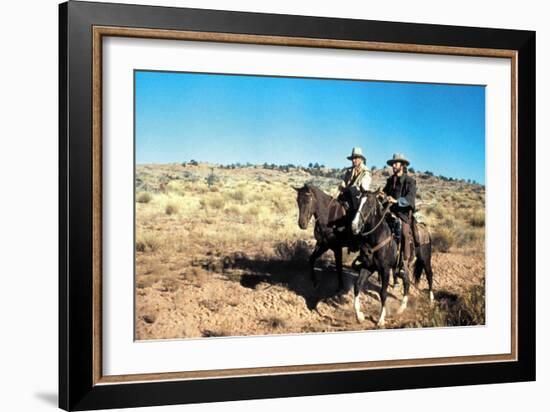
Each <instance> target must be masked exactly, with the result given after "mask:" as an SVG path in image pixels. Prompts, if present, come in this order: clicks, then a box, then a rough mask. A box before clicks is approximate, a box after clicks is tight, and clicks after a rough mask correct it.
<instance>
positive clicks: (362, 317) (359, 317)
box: [353, 295, 365, 322]
mask: <svg viewBox="0 0 550 412" xmlns="http://www.w3.org/2000/svg"><path fill="white" fill-rule="evenodd" d="M353 307H354V308H355V317H356V318H357V321H358V322H363V321H364V320H365V315H363V312H361V302H360V301H359V295H357V296H356V297H355V299H354V300H353Z"/></svg>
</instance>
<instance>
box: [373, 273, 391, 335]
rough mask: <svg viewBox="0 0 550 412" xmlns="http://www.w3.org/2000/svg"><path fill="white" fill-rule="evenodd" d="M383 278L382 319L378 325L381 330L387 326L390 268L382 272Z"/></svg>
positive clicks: (381, 296)
mask: <svg viewBox="0 0 550 412" xmlns="http://www.w3.org/2000/svg"><path fill="white" fill-rule="evenodd" d="M379 273H380V277H381V278H382V286H381V287H380V305H381V309H380V318H379V319H378V323H377V324H376V325H377V326H378V327H379V328H383V327H384V325H385V324H386V298H387V297H388V284H389V281H390V271H389V268H384V269H382V270H381V271H380V272H379Z"/></svg>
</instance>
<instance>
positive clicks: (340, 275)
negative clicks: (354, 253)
mask: <svg viewBox="0 0 550 412" xmlns="http://www.w3.org/2000/svg"><path fill="white" fill-rule="evenodd" d="M333 251H334V259H335V260H336V271H337V272H338V294H343V293H344V273H343V270H342V248H341V247H336V248H335V249H333Z"/></svg>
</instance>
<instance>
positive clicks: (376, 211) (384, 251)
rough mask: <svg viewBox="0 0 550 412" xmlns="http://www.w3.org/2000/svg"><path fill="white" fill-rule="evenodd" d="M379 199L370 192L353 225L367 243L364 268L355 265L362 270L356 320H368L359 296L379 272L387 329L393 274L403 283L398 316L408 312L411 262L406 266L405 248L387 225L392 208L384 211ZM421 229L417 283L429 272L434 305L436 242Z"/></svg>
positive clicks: (363, 251) (362, 254) (380, 323)
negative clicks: (390, 285) (387, 306)
mask: <svg viewBox="0 0 550 412" xmlns="http://www.w3.org/2000/svg"><path fill="white" fill-rule="evenodd" d="M378 197H379V195H378V194H377V193H374V192H367V193H366V194H365V195H364V196H363V197H362V198H361V202H360V205H359V210H358V211H357V214H356V215H355V217H354V219H353V221H352V223H351V230H352V233H354V234H357V235H359V234H360V235H361V237H362V238H363V239H364V242H362V244H361V251H360V260H359V262H361V263H362V264H360V265H355V264H354V265H353V266H354V269H356V270H360V272H359V276H358V278H357V280H356V282H355V287H354V296H355V298H354V308H355V316H356V317H357V320H358V321H359V322H361V321H363V320H364V319H365V316H364V315H363V313H362V312H361V304H360V301H359V294H360V292H361V290H362V288H363V285H364V283H365V282H366V281H367V279H368V278H369V276H370V275H371V274H372V273H373V272H378V274H379V276H380V280H381V284H382V285H381V287H380V304H381V309H380V317H379V320H378V326H379V327H383V326H384V323H385V316H386V297H387V294H388V284H389V279H390V273H391V272H393V274H394V277H395V276H398V277H400V278H401V279H402V280H403V300H402V301H401V306H400V307H399V309H398V312H397V313H401V312H403V311H404V310H405V309H406V308H407V301H408V299H409V262H403V261H402V254H398V253H397V252H398V249H399V247H400V246H401V245H397V243H396V241H395V238H394V237H393V235H392V231H391V229H390V227H389V225H388V223H387V221H386V214H387V212H388V210H389V208H388V207H385V208H384V207H383V206H382V203H381V202H380V201H379V199H378ZM417 228H418V238H419V244H418V245H415V246H416V247H415V256H416V261H415V263H414V278H415V283H418V281H419V280H420V276H421V275H422V272H423V271H424V272H426V277H427V280H428V285H429V296H430V302H433V272H432V263H431V260H432V242H431V238H430V235H429V232H428V229H427V228H426V227H425V226H423V225H418V227H417ZM412 260H413V259H411V263H412ZM354 263H355V262H354Z"/></svg>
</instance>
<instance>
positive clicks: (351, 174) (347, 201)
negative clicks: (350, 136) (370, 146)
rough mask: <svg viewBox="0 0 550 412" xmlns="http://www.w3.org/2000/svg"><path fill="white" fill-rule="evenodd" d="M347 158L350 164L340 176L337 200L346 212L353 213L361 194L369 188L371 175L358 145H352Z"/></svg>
mask: <svg viewBox="0 0 550 412" xmlns="http://www.w3.org/2000/svg"><path fill="white" fill-rule="evenodd" d="M347 159H348V160H351V164H352V165H351V167H348V168H346V170H345V173H344V175H343V176H342V181H341V182H340V185H339V186H338V191H339V192H340V193H339V195H338V200H340V202H341V203H342V204H343V205H344V208H345V209H346V214H348V215H350V214H351V215H353V212H354V211H355V210H357V207H358V206H359V199H360V198H361V194H362V193H364V192H366V191H367V190H369V186H370V182H371V176H370V172H369V169H368V168H367V166H366V163H367V159H366V158H365V156H363V151H362V150H361V148H360V147H354V148H353V149H352V151H351V155H350V156H348V157H347ZM350 212H352V213H350Z"/></svg>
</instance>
